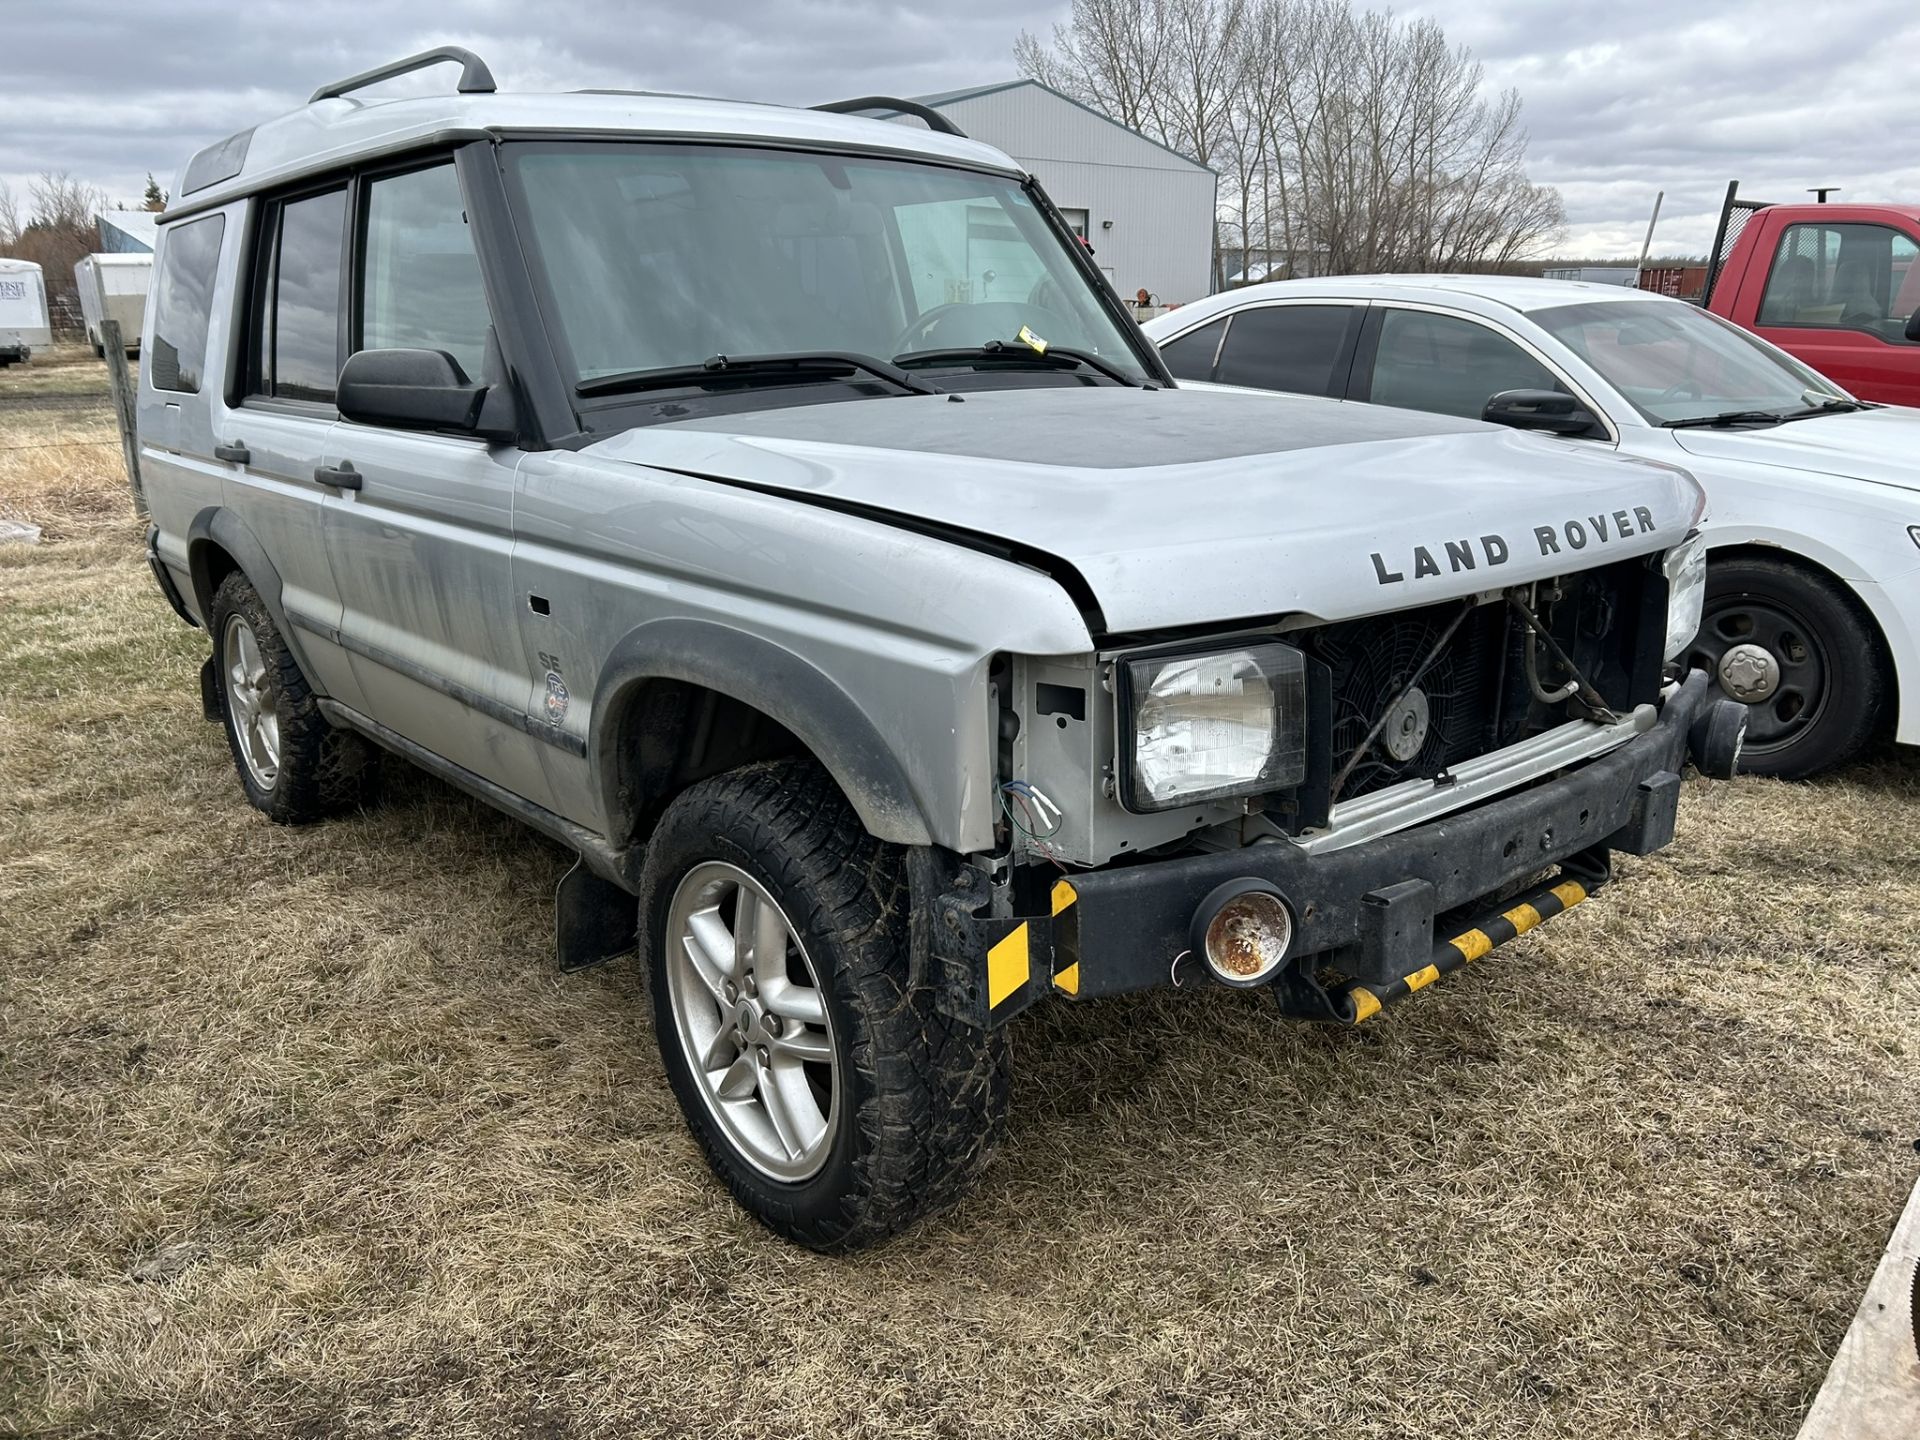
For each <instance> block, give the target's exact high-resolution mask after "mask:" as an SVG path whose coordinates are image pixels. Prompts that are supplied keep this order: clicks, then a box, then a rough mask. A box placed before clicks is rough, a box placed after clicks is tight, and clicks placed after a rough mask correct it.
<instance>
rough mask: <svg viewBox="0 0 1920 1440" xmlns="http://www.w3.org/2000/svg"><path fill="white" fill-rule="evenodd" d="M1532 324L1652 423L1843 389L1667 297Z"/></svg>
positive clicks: (1768, 406)
mask: <svg viewBox="0 0 1920 1440" xmlns="http://www.w3.org/2000/svg"><path fill="white" fill-rule="evenodd" d="M1532 319H1533V320H1534V321H1535V323H1537V324H1538V325H1540V326H1541V327H1542V328H1543V329H1545V330H1548V331H1550V332H1551V333H1552V334H1553V335H1554V336H1555V337H1556V338H1557V339H1559V340H1560V341H1561V342H1562V343H1564V344H1565V345H1566V347H1567V348H1568V349H1569V350H1571V351H1573V352H1574V353H1575V354H1576V355H1578V356H1579V357H1580V358H1581V359H1582V360H1585V361H1586V362H1587V363H1588V364H1589V365H1591V366H1593V368H1594V369H1596V370H1598V371H1599V372H1600V373H1601V374H1602V375H1603V376H1605V377H1606V378H1607V380H1608V381H1609V383H1611V384H1612V385H1613V387H1614V388H1615V389H1616V390H1618V391H1619V392H1620V393H1621V394H1622V395H1624V396H1626V398H1627V399H1628V400H1629V401H1631V402H1632V404H1633V407H1634V408H1635V409H1636V410H1638V411H1639V412H1640V413H1641V414H1642V415H1644V416H1645V417H1646V418H1647V419H1649V420H1651V421H1653V422H1654V423H1655V424H1658V425H1666V424H1671V423H1672V422H1674V421H1676V420H1697V419H1700V418H1702V417H1705V416H1709V415H1726V414H1730V413H1733V412H1736V411H1755V412H1758V411H1774V412H1777V413H1780V414H1788V413H1792V412H1795V411H1804V410H1806V409H1807V408H1808V407H1809V406H1813V405H1818V404H1820V402H1821V401H1823V400H1827V399H1843V398H1845V392H1844V391H1842V390H1840V389H1838V388H1837V387H1836V386H1835V385H1834V384H1833V382H1832V381H1830V380H1826V379H1823V378H1822V377H1821V376H1820V375H1818V374H1816V373H1815V372H1814V371H1812V370H1809V369H1808V368H1807V367H1806V366H1804V365H1802V364H1800V363H1799V362H1798V361H1796V360H1793V359H1791V358H1790V357H1788V356H1787V355H1785V354H1783V353H1782V352H1780V351H1778V350H1775V349H1774V348H1773V347H1772V346H1770V345H1767V344H1765V343H1764V342H1763V341H1760V340H1758V339H1756V338H1755V337H1753V336H1751V335H1749V334H1747V332H1746V331H1744V330H1742V329H1740V328H1738V327H1737V326H1735V325H1731V324H1729V323H1728V322H1727V321H1725V320H1722V319H1720V317H1719V316H1717V315H1710V314H1708V313H1707V312H1706V311H1704V310H1696V309H1694V308H1693V307H1692V306H1691V305H1680V304H1675V303H1674V302H1673V301H1670V300H1613V301H1602V302H1599V303H1595V304H1586V305H1561V306H1557V307H1555V308H1554V309H1551V310H1535V311H1533V312H1532Z"/></svg>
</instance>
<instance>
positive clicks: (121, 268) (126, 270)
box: [73, 254, 153, 355]
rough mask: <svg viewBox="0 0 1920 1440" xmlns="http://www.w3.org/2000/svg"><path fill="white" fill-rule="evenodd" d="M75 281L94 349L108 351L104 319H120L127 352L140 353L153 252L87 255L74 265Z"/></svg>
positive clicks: (151, 280) (89, 341)
mask: <svg viewBox="0 0 1920 1440" xmlns="http://www.w3.org/2000/svg"><path fill="white" fill-rule="evenodd" d="M73 283H74V286H75V288H77V289H78V290H79V292H80V314H81V317H82V318H83V319H84V320H85V321H86V324H87V343H88V344H89V345H91V346H93V353H94V354H96V355H104V354H106V347H105V346H104V345H102V344H101V343H100V322H101V321H102V320H117V321H119V322H120V335H121V338H122V339H123V340H124V341H125V342H126V347H127V353H128V354H129V355H134V354H138V353H139V350H140V326H141V324H142V322H144V321H145V320H146V318H147V288H148V286H150V285H151V284H152V283H153V256H151V255H117V254H99V255H83V256H82V257H81V258H80V260H79V262H78V263H76V264H75V265H74V267H73Z"/></svg>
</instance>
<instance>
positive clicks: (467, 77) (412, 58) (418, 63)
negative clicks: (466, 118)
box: [307, 45, 498, 105]
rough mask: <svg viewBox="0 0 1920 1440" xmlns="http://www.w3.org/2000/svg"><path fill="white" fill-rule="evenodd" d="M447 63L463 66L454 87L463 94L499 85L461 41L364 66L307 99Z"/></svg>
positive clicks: (330, 96)
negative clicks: (391, 60)
mask: <svg viewBox="0 0 1920 1440" xmlns="http://www.w3.org/2000/svg"><path fill="white" fill-rule="evenodd" d="M447 63H452V64H455V65H458V66H459V67H460V83H459V84H458V85H457V86H455V87H454V88H455V89H457V90H458V91H459V92H460V93H461V94H462V95H491V94H492V93H493V92H494V90H495V89H496V88H498V87H496V86H495V85H494V83H493V72H492V71H491V70H489V69H488V68H487V62H486V61H484V60H482V59H481V58H480V57H479V56H478V55H476V54H474V53H473V52H472V51H471V50H465V49H462V48H461V47H460V46H458V45H441V46H437V47H436V48H434V49H432V50H422V51H421V52H420V53H419V54H418V55H409V56H407V58H406V59H404V60H395V61H394V62H393V63H392V64H390V65H376V66H374V68H373V69H371V70H362V71H361V72H360V73H359V74H358V75H349V76H348V77H347V78H346V79H344V80H335V81H334V82H333V83H332V84H331V85H322V86H321V87H320V88H319V89H318V90H316V91H314V92H313V94H312V96H310V97H309V98H308V100H307V103H308V104H309V105H314V104H318V103H319V102H320V101H322V100H332V99H335V98H336V97H338V96H341V95H345V94H346V93H347V92H348V91H350V90H361V89H365V88H366V87H367V86H369V85H372V84H374V83H376V82H378V81H381V80H391V79H393V77H394V76H396V75H407V74H411V73H412V72H413V71H415V70H424V69H426V68H427V67H428V66H429V65H441V64H447Z"/></svg>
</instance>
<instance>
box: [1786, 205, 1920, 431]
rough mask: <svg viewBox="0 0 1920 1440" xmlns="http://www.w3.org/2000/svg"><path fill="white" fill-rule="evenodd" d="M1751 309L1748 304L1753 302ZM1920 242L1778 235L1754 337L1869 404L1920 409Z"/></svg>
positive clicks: (1888, 231)
mask: <svg viewBox="0 0 1920 1440" xmlns="http://www.w3.org/2000/svg"><path fill="white" fill-rule="evenodd" d="M1749 303H1751V302H1749ZM1917 312H1920V241H1916V240H1915V238H1914V237H1913V236H1911V235H1908V234H1907V233H1906V232H1904V231H1901V230H1896V229H1894V228H1893V227H1892V226H1889V225H1877V224H1865V223H1854V222H1844V223H1834V224H1830V223H1826V222H1824V221H1823V222H1819V223H1802V224H1794V225H1788V226H1787V227H1786V228H1785V229H1783V230H1782V231H1781V232H1780V240H1779V243H1778V244H1777V245H1776V246H1775V247H1774V254H1773V262H1772V265H1771V268H1770V269H1769V270H1768V272H1767V285H1766V289H1765V290H1764V291H1763V292H1762V293H1761V297H1760V307H1759V312H1758V314H1757V316H1756V317H1755V324H1754V327H1753V328H1754V330H1755V331H1756V333H1758V334H1760V335H1761V336H1763V337H1764V338H1766V339H1768V340H1771V341H1772V342H1773V343H1774V344H1776V345H1778V346H1779V347H1780V348H1781V349H1782V350H1785V351H1787V352H1788V353H1789V354H1792V355H1795V356H1798V357H1799V358H1800V359H1801V360H1803V361H1805V362H1806V363H1807V364H1808V365H1811V366H1812V367H1813V368H1814V369H1815V370H1818V371H1819V372H1820V373H1821V374H1822V375H1825V376H1826V377H1827V378H1828V379H1830V380H1833V381H1835V382H1836V383H1837V384H1839V385H1840V386H1842V387H1843V388H1844V389H1846V390H1849V391H1851V392H1852V393H1853V394H1855V395H1858V396H1859V397H1860V398H1861V399H1863V400H1879V401H1882V402H1884V403H1886V404H1890V405H1920V343H1916V342H1914V341H1912V340H1909V339H1907V333H1906V332H1907V325H1908V322H1909V320H1911V319H1912V318H1913V316H1914V315H1915V314H1916V313H1917Z"/></svg>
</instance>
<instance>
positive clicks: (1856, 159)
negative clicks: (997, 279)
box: [0, 0, 1920, 255]
mask: <svg viewBox="0 0 1920 1440" xmlns="http://www.w3.org/2000/svg"><path fill="white" fill-rule="evenodd" d="M428 8H429V7H414V6H410V5H406V4H404V3H394V0H382V3H365V0H299V3H291V0H249V3H246V4H244V5H239V4H234V3H233V0H217V3H215V0H172V3H170V0H145V3H137V4H134V3H118V4H108V3H100V0H0V179H4V180H5V181H7V182H8V183H10V184H11V185H12V186H13V187H14V189H15V191H16V192H21V193H24V190H25V184H26V181H27V179H28V178H29V177H30V176H31V175H32V174H33V173H35V172H37V171H40V170H44V169H53V170H61V169H64V170H70V171H72V172H73V173H74V174H75V175H76V176H78V177H80V178H82V179H85V180H89V181H92V182H94V183H96V184H98V185H101V186H103V187H105V188H106V189H107V190H108V191H109V193H110V194H111V195H112V196H113V197H114V198H115V199H117V200H123V201H127V202H133V201H135V200H136V199H137V197H138V195H139V192H140V190H141V188H142V187H143V185H144V183H145V176H146V173H147V171H149V170H152V171H153V172H154V173H155V174H156V175H158V176H159V177H160V179H161V183H162V184H163V185H165V186H167V187H169V188H170V187H171V186H172V184H173V177H174V175H175V174H176V173H177V171H178V169H179V166H180V164H181V163H182V162H183V161H184V159H185V158H186V156H187V155H188V154H189V153H191V152H192V151H193V150H195V149H197V148H198V147H200V146H201V145H203V144H205V143H207V142H208V141H209V140H213V139H217V138H219V137H220V136H222V135H226V134H229V133H231V132H232V131H234V130H238V129H242V128H244V127H246V126H248V125H251V124H253V123H255V122H257V121H259V120H261V119H263V118H265V117H267V116H270V115H272V114H275V113H277V112H279V111H282V110H286V109H289V108H292V107H293V106H295V105H298V104H300V103H301V102H303V101H304V100H305V98H306V96H307V94H308V93H309V92H311V90H312V89H313V88H314V87H315V86H316V85H318V84H320V83H322V82H323V81H325V80H329V79H333V78H336V77H338V76H340V75H345V74H348V73H350V72H352V71H355V70H359V69H363V68H365V67H367V66H369V65H373V64H377V63H379V62H380V61H383V60H387V59H391V58H394V57H396V56H399V55H403V54H406V53H408V52H409V51H412V50H417V49H421V48H425V47H426V46H428V45H432V44H436V43H444V42H447V41H454V42H457V43H461V44H465V45H468V46H470V47H472V48H474V49H476V50H478V51H479V52H480V53H481V54H482V55H483V56H485V57H486V58H487V60H488V61H489V62H490V63H491V64H492V66H493V67H494V72H495V74H496V75H497V76H498V78H499V80H500V83H501V86H502V88H503V89H526V90H539V89H577V88H581V87H585V86H607V87H625V88H635V89H659V90H686V91H694V92H698V93H702V94H715V95H733V96H740V97H743V98H750V99H765V100H782V101H793V102H801V103H804V102H810V101H815V100H822V99H832V98H837V97H842V96H849V95H857V94H866V93H870V92H873V91H885V92H890V93H894V94H920V93H925V92H927V91H933V90H942V89H951V88H955V87H958V86H962V85H969V84H975V83H980V82H984V81H991V80H996V79H1003V78H1006V77H1009V76H1011V75H1012V74H1013V73H1014V66H1013V59H1012V46H1013V41H1014V37H1015V36H1016V35H1017V34H1018V33H1019V32H1020V30H1021V28H1022V27H1023V26H1025V27H1027V28H1030V29H1035V30H1044V29H1045V28H1046V27H1047V26H1048V25H1049V24H1050V23H1051V21H1052V20H1054V19H1056V18H1058V17H1059V16H1061V15H1063V14H1064V13H1065V11H1066V8H1067V7H1066V5H1065V4H1064V3H1061V4H1051V5H1050V4H1047V3H1044V0H1038V3H1035V0H1024V3H1023V0H966V3H953V0H942V3H938V4H921V3H898V4H895V3H885V0H705V3H693V0H676V3H671V4H668V3H643V0H634V3H629V4H612V3H600V4H595V3H586V0H539V3H527V0H442V3H440V4H436V5H434V6H432V7H430V19H429V18H426V17H425V16H423V18H422V19H421V20H420V21H418V22H416V21H415V20H413V19H411V18H408V16H409V14H410V12H412V11H414V10H416V9H419V10H422V11H427V10H428ZM1397 8H1398V9H1399V10H1400V11H1401V13H1404V14H1416V13H1417V14H1427V15H1431V16H1433V17H1434V18H1435V19H1437V20H1439V21H1440V22H1441V24H1443V25H1444V26H1445V27H1446V30H1447V33H1448V36H1449V38H1451V39H1452V40H1454V41H1456V42H1464V43H1466V44H1468V45H1470V46H1471V47H1472V48H1473V50H1474V51H1475V53H1476V54H1477V55H1478V56H1479V57H1480V59H1481V60H1482V61H1483V62H1484V63H1485V65H1486V68H1487V75H1488V79H1489V82H1490V83H1491V84H1493V85H1495V86H1506V85H1512V86H1516V87H1517V88H1518V89H1519V90H1520V92H1521V94H1522V95H1523V96H1524V97H1525V100H1526V114H1527V123H1528V126H1529V128H1530V130H1531V131H1532V134H1533V145H1532V149H1531V151H1530V152H1529V154H1530V165H1529V168H1530V170H1531V172H1532V174H1533V177H1534V179H1536V180H1538V181H1542V182H1545V183H1547V184H1552V185H1557V186H1559V187H1560V190H1561V192H1562V193H1563V194H1564V195H1565V197H1566V201H1567V213H1568V216H1569V218H1570V220H1571V221H1572V225H1571V228H1570V231H1569V234H1568V237H1567V239H1566V241H1565V243H1564V245H1563V246H1562V247H1561V248H1562V250H1563V252H1565V253H1579V254H1594V253H1600V254H1614V255H1628V254H1631V253H1633V252H1634V251H1636V250H1637V249H1638V247H1639V243H1640V239H1641V235H1642V233H1643V231H1644V230H1645V227H1646V217H1647V214H1648V212H1649V211H1650V209H1651V207H1652V204H1653V197H1654V192H1655V191H1657V190H1661V189H1664V190H1666V192H1667V202H1666V207H1665V210H1664V211H1663V213H1662V218H1661V222H1660V229H1659V231H1658V232H1657V234H1656V235H1655V238H1654V249H1655V250H1656V251H1657V252H1658V251H1695V252H1704V251H1705V249H1706V247H1707V244H1708V243H1709V241H1710V239H1711V236H1712V228H1713V218H1714V216H1715V214H1716V213H1717V210H1718V207H1719V200H1720V195H1721V193H1722V192H1723V191H1724V189H1725V187H1726V182H1727V181H1728V180H1729V179H1736V178H1737V179H1739V180H1740V181H1741V182H1742V188H1743V191H1744V192H1745V193H1749V194H1755V195H1759V196H1761V197H1763V198H1768V199H1782V200H1785V199H1797V198H1800V196H1801V194H1802V192H1803V191H1804V190H1805V189H1806V188H1807V187H1809V186H1812V185H1816V184H1831V185H1840V186H1843V187H1844V196H1845V198H1849V199H1861V200H1873V199H1882V200H1891V199H1905V200H1912V199H1915V198H1917V197H1920V145H1916V144H1915V143H1914V135H1915V131H1916V122H1917V121H1920V84H1916V83H1915V82H1914V79H1913V77H1912V75H1911V74H1910V73H1909V72H1910V69H1911V65H1912V62H1913V59H1914V57H1915V56H1917V55H1920V4H1915V3H1914V0H1852V3H1845V4H1815V3H1807V0H1799V3H1773V0H1690V3H1684V4H1682V3H1674V0H1658V3H1656V0H1604V3H1596V0H1419V3H1410V4H1403V5H1401V6H1399V7H1397ZM440 83H443V84H444V83H445V81H444V80H442V81H441V82H440Z"/></svg>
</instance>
